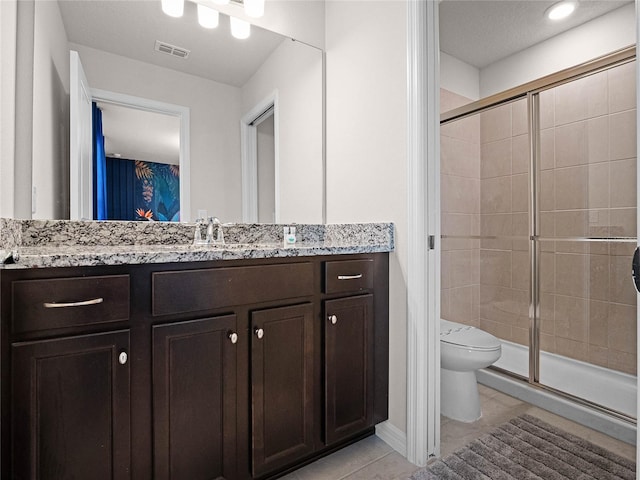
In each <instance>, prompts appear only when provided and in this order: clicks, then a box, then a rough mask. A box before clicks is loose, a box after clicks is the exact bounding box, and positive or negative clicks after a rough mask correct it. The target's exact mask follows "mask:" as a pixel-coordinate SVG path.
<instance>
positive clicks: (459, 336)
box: [440, 320, 502, 350]
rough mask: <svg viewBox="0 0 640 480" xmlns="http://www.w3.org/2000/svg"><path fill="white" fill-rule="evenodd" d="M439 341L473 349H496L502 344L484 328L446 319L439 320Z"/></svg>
mask: <svg viewBox="0 0 640 480" xmlns="http://www.w3.org/2000/svg"><path fill="white" fill-rule="evenodd" d="M440 341H441V342H445V343H450V344H453V345H459V346H461V347H467V348H473V349H475V350H497V349H498V348H500V346H501V345H502V344H501V342H500V340H498V339H497V338H496V337H494V336H493V335H491V334H490V333H487V332H485V331H484V330H480V329H479V328H476V327H470V326H468V325H463V324H461V323H456V322H450V321H448V320H441V321H440Z"/></svg>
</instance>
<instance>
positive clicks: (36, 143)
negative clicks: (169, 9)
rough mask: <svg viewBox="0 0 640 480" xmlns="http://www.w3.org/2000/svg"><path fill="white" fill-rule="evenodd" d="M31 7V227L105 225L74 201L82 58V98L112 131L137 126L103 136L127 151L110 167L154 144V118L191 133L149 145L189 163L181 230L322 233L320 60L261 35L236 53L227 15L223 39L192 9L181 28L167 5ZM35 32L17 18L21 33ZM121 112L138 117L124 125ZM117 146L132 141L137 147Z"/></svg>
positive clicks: (66, 0)
mask: <svg viewBox="0 0 640 480" xmlns="http://www.w3.org/2000/svg"><path fill="white" fill-rule="evenodd" d="M203 2H204V0H203ZM33 5H34V8H33V31H34V35H33V42H34V44H33V154H32V157H33V164H32V187H33V188H32V190H33V192H32V193H33V194H32V217H33V218H42V219H48V218H94V217H92V216H91V215H88V214H87V213H84V212H83V213H81V214H79V213H78V212H77V211H73V210H72V209H71V208H70V204H72V203H73V198H74V197H76V198H78V197H82V196H83V195H85V196H86V195H87V192H86V190H87V187H86V179H85V180H82V179H81V178H80V176H78V175H75V176H74V173H73V171H74V165H73V161H71V162H70V161H69V159H70V158H73V155H74V153H75V152H74V150H76V149H77V145H76V137H74V132H73V131H74V129H77V128H78V127H77V124H76V123H74V122H75V120H74V112H73V108H71V107H70V106H69V102H70V93H71V92H72V91H73V88H72V85H73V83H74V81H75V80H74V73H73V71H72V72H71V73H70V70H73V68H72V66H71V65H70V60H69V58H70V51H75V52H77V56H78V58H79V60H80V63H81V66H82V69H83V70H84V74H85V76H86V82H87V86H86V87H82V88H86V90H87V91H86V92H84V94H86V95H87V96H89V97H91V99H92V100H94V101H96V102H97V104H98V105H99V106H101V108H103V109H104V111H105V113H104V115H103V118H104V121H105V122H106V121H107V120H108V119H110V118H121V117H131V119H132V120H129V121H130V122H131V123H128V124H127V125H126V126H124V127H123V125H120V126H119V127H118V128H114V127H113V126H111V125H107V126H106V127H105V137H106V138H105V143H106V144H111V145H114V144H117V145H118V148H117V149H116V148H115V147H114V148H110V149H111V150H114V152H110V153H116V154H119V155H122V152H116V151H115V150H123V151H125V150H127V149H128V150H132V151H135V150H136V149H138V150H139V149H140V148H142V147H140V148H139V147H137V146H135V145H130V146H129V147H127V146H126V145H123V142H124V143H126V142H130V141H132V140H133V141H135V139H136V138H138V139H142V138H149V137H151V138H154V135H153V132H151V134H149V133H150V132H149V131H148V130H149V129H153V128H155V127H152V122H150V121H149V122H147V121H144V120H142V119H143V118H145V117H144V115H142V113H145V112H147V113H148V112H154V111H156V112H160V113H162V114H167V115H174V117H175V118H176V119H177V120H178V124H179V125H180V126H182V128H187V132H186V135H183V134H180V135H177V136H176V135H172V137H173V138H171V139H168V138H164V137H166V136H167V135H159V136H158V135H155V138H156V139H157V140H156V142H155V144H156V147H157V149H158V150H157V151H156V152H155V153H154V152H153V150H152V147H150V146H149V144H147V145H146V146H145V147H144V149H145V152H146V153H147V158H146V159H140V160H145V161H152V162H153V161H154V160H153V159H154V157H157V159H158V160H157V161H158V163H166V162H165V160H162V158H165V157H166V156H167V155H169V152H168V150H169V149H171V148H173V149H174V150H175V151H174V152H173V154H174V155H175V152H177V155H178V157H179V158H178V161H177V163H176V165H177V166H178V167H179V169H178V168H175V169H173V170H174V171H176V172H177V171H178V170H179V171H180V175H181V177H184V178H181V179H180V189H181V198H182V206H181V209H182V212H181V215H180V219H181V220H183V221H184V220H194V219H195V218H196V217H197V216H198V214H199V213H200V214H201V213H202V211H203V210H206V211H207V213H208V215H210V216H217V217H219V218H220V219H221V220H222V221H224V222H242V221H245V222H246V221H252V222H253V221H258V222H269V223H272V222H298V223H321V222H322V221H323V210H324V208H323V205H324V161H323V154H324V147H323V145H324V139H323V92H324V86H323V61H324V60H323V52H322V51H321V50H320V49H317V48H315V47H312V46H309V45H307V44H304V43H302V42H298V41H295V40H293V39H291V38H288V37H284V36H282V35H279V34H277V33H274V32H270V31H268V30H265V29H263V28H259V27H257V26H255V25H252V26H251V35H250V37H249V38H247V39H243V40H239V39H236V38H234V37H233V36H232V35H231V33H230V29H229V17H228V16H226V15H222V14H221V15H220V25H219V26H218V27H217V28H216V29H205V28H203V27H201V26H200V25H199V24H198V18H197V13H196V12H197V4H196V3H195V2H192V1H187V2H185V9H184V15H183V17H181V18H173V17H169V16H167V15H165V14H164V13H163V12H162V9H161V2H160V0H158V1H152V0H142V1H135V0H127V1H121V0H95V1H83V0H58V1H52V0H35V2H34V4H33ZM212 5H213V4H212ZM239 8H241V7H239ZM267 8H268V2H267ZM24 21H25V19H24V16H23V17H19V27H18V28H21V26H20V22H24ZM185 57H186V58H185ZM105 97H106V98H105ZM123 99H124V100H123ZM71 100H73V99H71ZM154 105H155V106H157V105H160V106H169V107H167V108H169V109H168V110H167V109H166V108H159V110H158V108H155V107H154ZM117 106H120V107H126V108H131V109H134V110H135V109H138V110H139V112H138V113H139V115H138V114H133V115H130V116H125V115H120V114H117V115H116V114H115V112H117V109H115V108H114V107H117ZM173 107H175V109H174V110H172V108H173ZM265 117H267V121H266V122H265ZM174 124H175V123H174ZM70 125H71V126H70ZM261 125H262V126H261ZM180 126H179V127H178V131H179V130H180ZM265 126H268V128H265ZM106 132H109V133H106ZM111 132H113V133H111ZM115 132H125V133H128V135H127V137H128V140H124V139H119V138H114V136H115V135H116V133H115ZM177 137H179V138H177ZM172 142H173V143H172ZM176 142H178V144H177V145H176V144H175V143H176ZM180 142H182V143H180ZM152 143H154V142H152ZM169 145H173V146H169ZM107 148H108V149H109V147H107ZM125 156H131V155H129V154H125ZM133 160H137V159H133ZM265 162H268V165H267V166H265V165H264V163H265ZM174 163H175V162H174ZM183 167H184V168H183ZM265 172H266V173H265ZM70 174H71V177H69V175H70ZM69 178H70V179H69ZM83 185H84V186H83ZM83 189H84V192H83Z"/></svg>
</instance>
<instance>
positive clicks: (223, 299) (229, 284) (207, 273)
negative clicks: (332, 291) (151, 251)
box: [152, 262, 313, 316]
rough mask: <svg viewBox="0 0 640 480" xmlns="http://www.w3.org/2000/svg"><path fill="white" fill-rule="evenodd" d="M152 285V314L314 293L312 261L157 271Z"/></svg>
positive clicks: (214, 307) (192, 310)
mask: <svg viewBox="0 0 640 480" xmlns="http://www.w3.org/2000/svg"><path fill="white" fill-rule="evenodd" d="M152 288H153V293H152V297H153V306H152V309H153V315H154V316H159V315H171V314H177V313H188V312H198V311H203V310H212V309H216V308H222V307H230V306H234V305H248V304H253V303H260V302H268V301H272V300H280V299H287V298H295V297H304V296H308V295H313V264H312V263H310V262H305V263H291V264H281V265H264V266H255V267H230V268H212V269H205V270H186V271H181V272H156V273H154V274H153V287H152Z"/></svg>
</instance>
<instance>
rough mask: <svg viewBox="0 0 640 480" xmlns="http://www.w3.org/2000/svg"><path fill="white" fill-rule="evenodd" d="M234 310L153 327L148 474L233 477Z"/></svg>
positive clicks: (208, 479) (179, 478)
mask: <svg viewBox="0 0 640 480" xmlns="http://www.w3.org/2000/svg"><path fill="white" fill-rule="evenodd" d="M237 341H238V336H237V333H236V317H235V315H227V316H223V317H215V318H206V319H202V320H193V321H187V322H179V323H173V324H169V325H158V326H154V327H153V437H154V455H153V456H154V477H153V478H154V479H155V480H161V479H173V480H183V479H189V480H212V479H234V478H236V363H237V360H236V342H237Z"/></svg>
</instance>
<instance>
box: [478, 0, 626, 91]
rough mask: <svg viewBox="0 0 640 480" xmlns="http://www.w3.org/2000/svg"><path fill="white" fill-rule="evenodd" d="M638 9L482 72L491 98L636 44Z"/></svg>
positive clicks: (606, 17)
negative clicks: (636, 16) (496, 94)
mask: <svg viewBox="0 0 640 480" xmlns="http://www.w3.org/2000/svg"><path fill="white" fill-rule="evenodd" d="M635 41H636V31H635V5H634V3H629V4H628V5H626V6H624V7H622V8H619V9H617V10H614V11H613V12H610V13H608V14H606V15H603V16H601V17H598V18H596V19H594V20H592V21H590V22H587V23H585V24H583V25H580V26H578V27H576V28H573V29H571V30H569V31H568V32H565V33H562V34H560V35H557V36H555V37H553V38H550V39H549V40H546V41H544V42H541V43H539V44H537V45H534V46H533V47H531V48H528V49H526V50H523V51H522V52H519V53H516V54H514V55H512V56H510V57H507V58H505V59H503V60H500V61H498V62H496V63H493V64H492V65H489V66H488V67H485V68H483V69H482V70H481V71H480V95H481V97H487V96H489V95H492V94H494V93H499V92H502V91H504V90H507V89H509V88H512V87H516V86H518V85H522V84H523V83H526V82H529V81H531V80H535V79H537V78H541V77H543V76H545V75H549V74H551V73H554V72H557V71H560V70H563V69H565V68H569V67H572V66H575V65H579V64H581V63H584V62H586V61H588V60H591V59H593V58H596V57H599V56H602V55H605V54H608V53H611V52H613V51H615V50H618V49H621V48H625V47H628V46H630V45H633V44H635Z"/></svg>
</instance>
